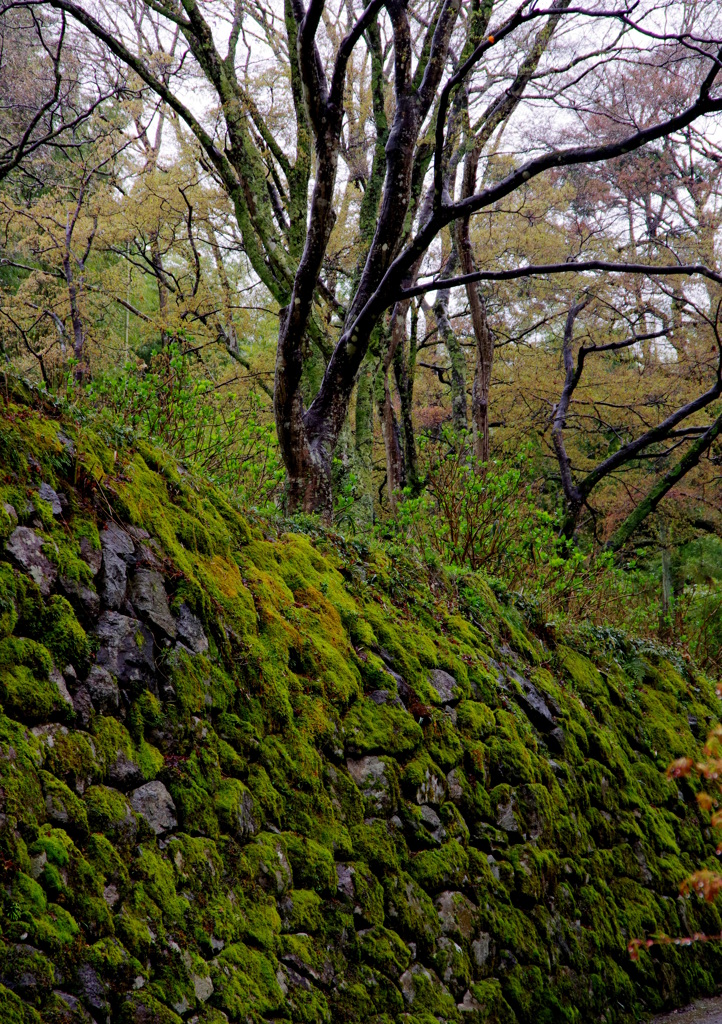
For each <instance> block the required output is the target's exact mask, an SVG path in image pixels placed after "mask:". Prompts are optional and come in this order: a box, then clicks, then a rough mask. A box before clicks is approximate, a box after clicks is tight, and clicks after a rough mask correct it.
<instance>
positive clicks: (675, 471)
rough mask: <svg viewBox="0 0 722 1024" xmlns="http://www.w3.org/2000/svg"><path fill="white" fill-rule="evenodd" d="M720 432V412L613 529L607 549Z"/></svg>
mask: <svg viewBox="0 0 722 1024" xmlns="http://www.w3.org/2000/svg"><path fill="white" fill-rule="evenodd" d="M720 434H722V413H721V414H720V415H719V416H718V417H717V419H716V420H715V421H714V423H713V424H712V425H711V426H710V427H708V429H707V430H705V432H704V433H703V434H702V435H701V437H699V438H698V439H697V440H696V441H695V442H694V444H692V445H690V447H689V449H688V450H687V451H686V453H685V454H684V455H683V456H682V458H681V459H680V460H679V462H678V463H677V465H676V466H674V467H673V468H672V469H671V470H670V471H669V473H667V474H666V476H664V477H662V479H661V480H660V481H659V482H658V483H657V484H655V486H654V487H653V488H652V490H651V491H650V492H649V494H648V495H647V497H646V498H644V500H643V501H640V503H639V504H638V505H637V507H636V508H635V509H634V511H633V512H632V513H631V515H629V516H627V518H626V519H625V520H624V522H623V523H622V525H621V526H620V527H619V528H618V529H617V530H616V531H615V533H614V534H613V535H612V537H611V538H610V539H609V541H608V542H607V544H606V547H607V550H608V551H619V549H620V548H622V547H623V546H624V545H625V544H626V543H627V541H628V540H629V538H630V537H631V536H632V534H633V533H634V532H635V530H636V529H637V528H638V527H639V526H640V525H641V524H642V523H643V522H644V520H645V519H646V518H647V516H649V515H650V514H651V513H652V512H654V510H655V509H656V507H657V505H658V504H659V503H660V501H661V500H662V498H663V497H664V496H665V495H666V494H668V493H669V491H671V490H672V488H673V487H674V486H675V484H677V483H679V481H680V480H681V479H682V478H683V477H684V476H686V475H687V473H689V471H690V470H691V469H694V467H695V466H696V465H697V464H698V463H699V460H700V459H701V458H702V456H703V455H704V453H705V452H706V451H707V450H708V449H709V448H710V446H711V445H712V444H713V442H714V441H715V440H716V439H717V438H718V437H719V436H720Z"/></svg>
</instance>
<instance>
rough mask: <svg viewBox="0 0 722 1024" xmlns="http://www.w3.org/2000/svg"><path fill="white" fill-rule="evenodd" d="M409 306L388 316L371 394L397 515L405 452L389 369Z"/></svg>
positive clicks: (390, 501) (391, 498) (388, 485)
mask: <svg viewBox="0 0 722 1024" xmlns="http://www.w3.org/2000/svg"><path fill="white" fill-rule="evenodd" d="M407 309H408V303H407V302H403V303H399V304H397V306H396V307H395V309H394V311H393V314H392V316H391V325H390V331H389V332H388V333H386V332H384V341H385V346H384V347H383V348H382V352H381V359H380V361H379V367H378V370H377V371H376V381H375V383H374V391H375V395H376V403H377V405H378V409H379V416H380V419H381V432H382V434H383V438H384V449H385V451H386V486H387V488H388V492H389V507H390V509H391V511H392V512H395V511H396V507H397V503H398V494H399V491H401V490H402V489H403V487H404V484H405V476H406V474H405V467H404V450H403V447H402V445H401V433H400V431H399V424H398V420H397V419H396V410H395V409H394V403H393V400H392V397H391V388H390V387H389V367H390V365H391V361H392V360H393V358H394V355H395V353H396V349H397V348H398V346H399V345H400V344H402V342H403V337H404V336H405V334H406V311H407Z"/></svg>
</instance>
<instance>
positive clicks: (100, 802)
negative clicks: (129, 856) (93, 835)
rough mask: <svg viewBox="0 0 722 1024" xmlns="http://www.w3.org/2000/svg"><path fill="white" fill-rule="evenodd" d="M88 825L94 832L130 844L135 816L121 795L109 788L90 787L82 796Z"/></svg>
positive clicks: (135, 825) (133, 834)
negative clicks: (102, 833) (105, 834)
mask: <svg viewBox="0 0 722 1024" xmlns="http://www.w3.org/2000/svg"><path fill="white" fill-rule="evenodd" d="M83 802H84V804H85V808H86V811H87V815H88V824H89V826H90V828H91V829H92V830H93V831H94V832H104V833H107V834H108V835H109V836H111V837H112V838H114V839H117V840H120V841H125V842H130V840H131V839H132V838H133V837H134V836H135V833H136V831H137V823H136V820H135V815H134V814H133V811H132V810H131V807H130V804H129V803H128V801H127V799H126V798H125V797H124V796H123V794H122V793H119V792H118V790H117V789H112V788H110V787H109V786H90V787H89V788H88V789H87V790H86V791H85V794H84V796H83Z"/></svg>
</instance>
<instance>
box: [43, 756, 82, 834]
mask: <svg viewBox="0 0 722 1024" xmlns="http://www.w3.org/2000/svg"><path fill="white" fill-rule="evenodd" d="M38 775H39V777H40V781H41V784H42V787H43V793H44V794H45V806H46V809H47V813H48V816H49V817H50V819H51V820H52V821H54V822H55V823H57V824H61V825H62V826H63V828H66V829H67V830H68V831H69V832H73V833H75V834H76V835H79V836H81V837H82V838H83V839H85V838H87V835H88V814H87V811H86V808H85V805H84V804H83V801H82V800H80V799H79V798H78V797H77V796H76V795H75V793H73V792H72V790H70V789H69V788H68V787H67V786H66V785H65V783H64V782H62V781H61V780H60V779H57V778H55V776H54V775H51V774H50V772H45V771H40V772H39V773H38Z"/></svg>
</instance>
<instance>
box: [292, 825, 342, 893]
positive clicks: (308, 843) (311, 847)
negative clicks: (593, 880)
mask: <svg viewBox="0 0 722 1024" xmlns="http://www.w3.org/2000/svg"><path fill="white" fill-rule="evenodd" d="M282 838H283V840H284V842H285V846H286V851H287V854H288V860H289V863H290V865H291V869H292V871H293V878H294V882H295V883H296V885H298V886H300V887H301V888H308V889H315V890H316V891H318V892H321V893H326V894H329V895H330V894H331V893H334V892H335V891H336V865H335V864H334V860H333V854H332V853H330V851H329V850H327V849H325V847H323V846H321V845H320V844H319V843H316V842H314V840H313V839H306V838H305V837H302V836H298V835H295V834H294V833H292V832H284V833H283V837H282Z"/></svg>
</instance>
